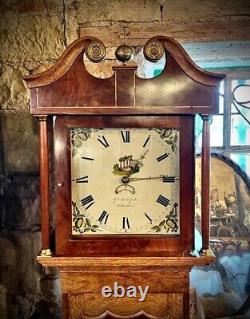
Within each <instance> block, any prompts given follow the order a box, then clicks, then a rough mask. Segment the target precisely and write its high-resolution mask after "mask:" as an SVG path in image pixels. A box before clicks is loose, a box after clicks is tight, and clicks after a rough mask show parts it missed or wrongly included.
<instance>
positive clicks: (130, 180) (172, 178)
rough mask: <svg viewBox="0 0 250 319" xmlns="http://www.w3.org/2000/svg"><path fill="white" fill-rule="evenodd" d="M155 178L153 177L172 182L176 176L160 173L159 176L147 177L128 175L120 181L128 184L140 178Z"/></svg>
mask: <svg viewBox="0 0 250 319" xmlns="http://www.w3.org/2000/svg"><path fill="white" fill-rule="evenodd" d="M153 179H154V180H155V179H163V180H164V179H165V180H166V181H169V182H174V181H175V180H176V179H177V176H166V175H160V176H149V177H128V176H123V178H122V183H123V184H128V183H129V182H136V181H141V180H153Z"/></svg>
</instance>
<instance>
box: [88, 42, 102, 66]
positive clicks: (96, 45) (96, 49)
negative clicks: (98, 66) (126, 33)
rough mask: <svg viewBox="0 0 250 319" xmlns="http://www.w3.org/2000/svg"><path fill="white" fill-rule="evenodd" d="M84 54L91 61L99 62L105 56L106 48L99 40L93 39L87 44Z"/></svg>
mask: <svg viewBox="0 0 250 319" xmlns="http://www.w3.org/2000/svg"><path fill="white" fill-rule="evenodd" d="M86 55H87V57H88V58H89V60H90V61H91V62H94V63H97V62H100V61H101V60H103V59H104V58H105V55H106V48H105V46H104V45H103V44H102V43H101V42H99V41H93V42H91V43H90V44H89V45H88V47H87V49H86Z"/></svg>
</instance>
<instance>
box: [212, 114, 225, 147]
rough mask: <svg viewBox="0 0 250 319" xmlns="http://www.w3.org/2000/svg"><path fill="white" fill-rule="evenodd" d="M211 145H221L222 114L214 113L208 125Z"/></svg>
mask: <svg viewBox="0 0 250 319" xmlns="http://www.w3.org/2000/svg"><path fill="white" fill-rule="evenodd" d="M210 144H211V146H223V115H214V116H213V120H212V123H211V125H210Z"/></svg>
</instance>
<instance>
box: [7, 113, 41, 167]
mask: <svg viewBox="0 0 250 319" xmlns="http://www.w3.org/2000/svg"><path fill="white" fill-rule="evenodd" d="M1 129H2V132H1V134H2V141H3V151H4V155H3V157H4V163H5V164H4V167H5V171H6V172H26V173H27V172H37V171H38V123H37V120H36V119H34V118H32V116H31V115H30V114H29V113H22V112H8V113H5V114H3V113H2V115H1Z"/></svg>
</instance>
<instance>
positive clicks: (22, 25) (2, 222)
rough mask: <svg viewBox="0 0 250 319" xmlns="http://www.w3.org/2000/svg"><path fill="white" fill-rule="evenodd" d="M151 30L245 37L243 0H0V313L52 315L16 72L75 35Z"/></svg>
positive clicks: (137, 35)
mask: <svg viewBox="0 0 250 319" xmlns="http://www.w3.org/2000/svg"><path fill="white" fill-rule="evenodd" d="M124 24H125V25H126V26H127V34H126V36H127V42H128V43H130V44H140V45H142V44H143V43H145V41H146V39H148V38H150V37H151V36H154V35H157V34H163V35H167V36H170V37H173V38H175V39H177V40H178V41H180V42H181V43H189V42H190V43H192V42H215V41H229V42H230V41H249V40H250V2H249V1H247V0H237V1H235V0H227V1H222V0H204V1H202V0H189V1H185V0H158V1H154V0H137V1H135V0H124V1H118V0H112V1H111V0H99V1H94V0H92V1H91V0H76V1H73V0H44V1H40V0H0V252H1V253H0V256H1V258H0V318H1V319H4V318H11V319H12V318H13V319H14V318H18V319H22V318H46V319H47V318H60V310H59V304H60V298H59V288H60V286H59V281H58V274H57V273H56V272H55V271H53V270H52V271H51V272H50V273H46V274H44V272H43V271H42V269H41V267H40V266H39V265H38V264H37V263H36V260H35V258H36V255H37V254H38V252H39V250H40V245H41V244H40V216H39V195H38V191H39V177H38V166H39V163H38V128H37V122H36V120H35V119H32V117H31V116H30V114H29V94H28V90H27V88H26V86H25V84H24V82H23V81H22V76H23V75H26V74H33V73H37V72H41V71H43V70H45V69H47V68H49V67H50V66H52V65H53V64H54V63H55V61H56V60H57V59H58V58H59V57H60V55H61V54H62V53H63V52H64V50H65V49H66V47H67V46H68V45H69V44H70V43H72V42H73V41H74V40H75V39H77V38H78V37H79V36H84V35H92V36H96V37H98V38H100V39H101V40H103V41H104V43H105V45H106V46H107V47H109V48H111V51H112V48H113V47H114V46H117V45H118V44H120V43H121V42H122V41H123V26H124Z"/></svg>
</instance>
